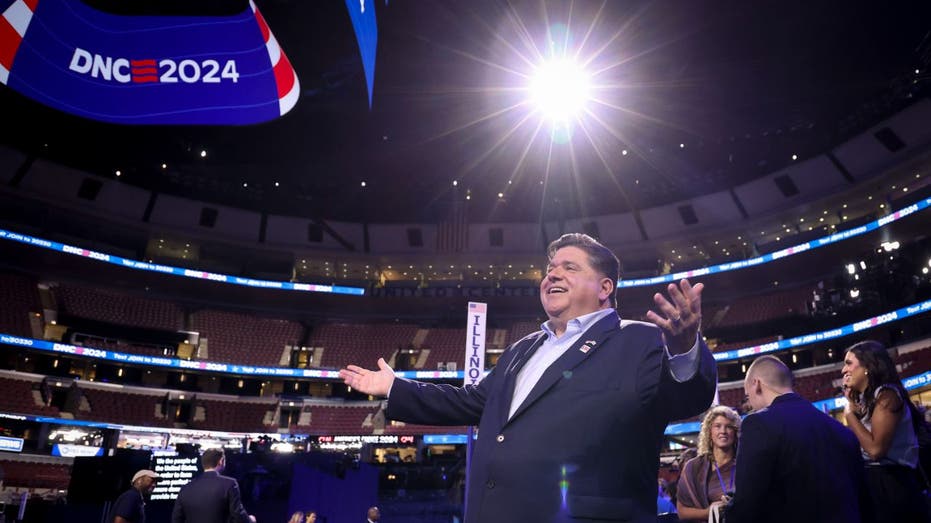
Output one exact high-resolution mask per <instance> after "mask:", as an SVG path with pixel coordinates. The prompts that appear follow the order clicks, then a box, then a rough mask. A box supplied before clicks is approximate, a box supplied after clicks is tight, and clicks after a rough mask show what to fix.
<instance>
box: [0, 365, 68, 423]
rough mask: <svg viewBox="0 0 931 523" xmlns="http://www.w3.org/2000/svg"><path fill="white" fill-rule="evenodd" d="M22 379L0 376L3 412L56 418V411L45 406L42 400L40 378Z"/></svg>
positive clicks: (0, 395) (24, 377)
mask: <svg viewBox="0 0 931 523" xmlns="http://www.w3.org/2000/svg"><path fill="white" fill-rule="evenodd" d="M22 376H23V378H22V379H20V378H19V377H16V378H14V377H10V376H8V375H0V398H3V411H4V412H11V413H17V414H35V415H39V416H57V415H58V409H57V408H55V407H51V406H46V405H45V403H44V402H43V400H42V394H41V391H40V387H41V384H42V379H41V378H35V379H32V378H28V379H27V378H26V375H22Z"/></svg>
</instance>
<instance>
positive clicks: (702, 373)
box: [640, 329, 718, 421]
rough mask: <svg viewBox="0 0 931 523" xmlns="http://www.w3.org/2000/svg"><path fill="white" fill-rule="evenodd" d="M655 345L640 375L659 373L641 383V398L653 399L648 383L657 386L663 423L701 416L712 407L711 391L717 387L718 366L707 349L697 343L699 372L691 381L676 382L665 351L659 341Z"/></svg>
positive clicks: (701, 343)
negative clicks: (656, 377)
mask: <svg viewBox="0 0 931 523" xmlns="http://www.w3.org/2000/svg"><path fill="white" fill-rule="evenodd" d="M657 331H658V329H657ZM658 343H659V344H660V347H659V348H658V349H656V350H653V351H651V353H650V355H649V356H648V357H647V358H645V360H644V364H643V365H644V368H643V369H642V370H641V374H640V375H641V376H649V375H655V374H654V373H655V372H658V373H660V375H659V379H657V380H655V381H654V380H652V379H647V380H644V381H643V382H642V384H641V390H640V393H641V394H642V395H643V399H644V400H646V398H647V397H649V396H652V394H650V393H649V390H648V389H649V388H650V384H651V383H658V384H659V406H660V408H661V409H663V411H664V413H665V415H666V421H672V420H679V419H685V418H690V417H692V416H695V415H698V414H701V413H702V412H704V411H705V410H707V409H708V407H709V406H711V400H713V399H714V391H715V389H716V388H717V384H718V367H717V365H716V364H715V361H714V356H712V355H711V351H710V350H709V349H708V346H707V345H705V342H704V341H701V340H699V344H698V351H699V356H698V371H697V372H695V375H694V376H692V378H691V379H689V380H687V381H684V382H678V381H676V380H675V378H673V377H672V371H670V370H669V360H668V358H667V356H666V350H665V349H664V348H663V347H662V338H660V340H659V342H658ZM644 403H646V401H644Z"/></svg>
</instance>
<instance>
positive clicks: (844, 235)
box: [617, 198, 931, 288]
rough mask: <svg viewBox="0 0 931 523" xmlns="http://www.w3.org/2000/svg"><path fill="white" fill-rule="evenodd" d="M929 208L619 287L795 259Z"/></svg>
mask: <svg viewBox="0 0 931 523" xmlns="http://www.w3.org/2000/svg"><path fill="white" fill-rule="evenodd" d="M929 206H931V198H925V199H924V200H921V201H920V202H918V203H914V204H912V205H909V206H908V207H905V208H904V209H900V210H898V211H896V212H894V213H891V214H888V215H886V216H883V217H882V218H880V219H878V220H873V221H871V222H870V223H867V224H866V225H861V226H859V227H854V228H853V229H847V230H845V231H841V232H838V233H835V234H831V235H829V236H825V237H823V238H818V239H817V240H812V241H810V242H805V243H800V244H798V245H794V246H792V247H788V248H785V249H782V250H781V251H776V252H773V253H770V254H764V255H763V256H757V257H756V258H750V259H747V260H739V261H735V262H729V263H722V264H719V265H713V266H711V267H703V268H701V269H693V270H690V271H683V272H677V273H675V274H665V275H663V276H656V277H654V278H640V279H637V280H618V282H617V286H618V287H621V288H625V287H642V286H644V285H658V284H660V283H669V282H673V281H678V280H681V279H682V278H693V277H698V276H704V275H706V274H717V273H720V272H728V271H734V270H737V269H746V268H747V267H756V266H757V265H763V264H764V263H770V262H774V261H776V260H778V259H780V258H785V257H788V256H794V255H796V254H799V253H803V252H806V251H810V250H813V249H817V248H818V247H824V246H825V245H830V244H832V243H837V242H839V241H843V240H846V239H848V238H853V237H854V236H860V235H861V234H866V233H868V232H872V231H875V230H876V229H879V228H881V227H885V226H886V225H888V224H890V223H892V222H894V221H897V220H900V219H902V218H905V217H906V216H908V215H910V214H913V213H916V212H920V211H924V210H926V209H927V208H928V207H929Z"/></svg>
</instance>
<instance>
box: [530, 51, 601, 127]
mask: <svg viewBox="0 0 931 523" xmlns="http://www.w3.org/2000/svg"><path fill="white" fill-rule="evenodd" d="M589 87H590V85H589V77H588V74H587V73H586V72H585V71H583V70H582V68H581V67H579V65H578V64H576V63H574V62H572V61H570V60H566V59H556V60H551V61H548V62H545V63H543V64H541V65H540V66H539V67H538V68H537V70H536V71H535V73H534V75H533V79H532V80H531V82H530V96H531V99H532V100H533V102H534V104H535V105H536V107H537V110H539V111H540V112H541V113H543V115H544V116H546V117H547V118H548V119H550V120H553V121H556V122H565V121H568V120H569V119H570V118H572V117H574V116H576V115H578V114H579V113H580V112H581V111H582V109H584V108H585V104H586V103H587V102H588V100H589Z"/></svg>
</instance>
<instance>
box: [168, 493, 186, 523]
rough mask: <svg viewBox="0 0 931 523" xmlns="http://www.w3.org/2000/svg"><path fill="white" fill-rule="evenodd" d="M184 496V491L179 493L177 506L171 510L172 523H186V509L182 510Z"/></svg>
mask: <svg viewBox="0 0 931 523" xmlns="http://www.w3.org/2000/svg"><path fill="white" fill-rule="evenodd" d="M183 494H184V491H183V490H182V491H181V492H179V493H178V497H177V498H175V506H174V508H173V509H172V510H171V523H184V521H185V520H184V509H183V508H181V496H182V495H183Z"/></svg>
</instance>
